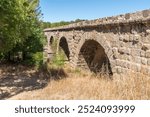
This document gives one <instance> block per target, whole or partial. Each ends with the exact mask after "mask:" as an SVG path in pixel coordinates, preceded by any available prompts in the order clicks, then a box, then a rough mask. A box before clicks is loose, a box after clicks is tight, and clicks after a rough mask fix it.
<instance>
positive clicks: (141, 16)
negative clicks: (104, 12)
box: [44, 9, 150, 32]
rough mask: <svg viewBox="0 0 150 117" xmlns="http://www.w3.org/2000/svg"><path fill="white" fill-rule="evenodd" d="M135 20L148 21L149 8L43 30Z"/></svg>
mask: <svg viewBox="0 0 150 117" xmlns="http://www.w3.org/2000/svg"><path fill="white" fill-rule="evenodd" d="M135 22H137V23H139V22H143V23H144V22H150V9H149V10H144V11H138V12H135V13H127V14H122V15H118V16H112V17H105V18H100V19H96V20H86V21H82V22H78V23H73V24H69V25H66V26H61V27H56V28H47V29H45V30H44V32H48V31H62V30H72V29H80V28H86V27H96V26H104V25H119V24H129V23H135Z"/></svg>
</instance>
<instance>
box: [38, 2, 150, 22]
mask: <svg viewBox="0 0 150 117" xmlns="http://www.w3.org/2000/svg"><path fill="white" fill-rule="evenodd" d="M40 7H41V10H42V13H43V20H44V21H49V22H59V21H71V20H75V19H88V20H91V19H97V18H102V17H107V16H113V15H119V14H124V13H128V12H135V11H140V10H144V9H150V0H40Z"/></svg>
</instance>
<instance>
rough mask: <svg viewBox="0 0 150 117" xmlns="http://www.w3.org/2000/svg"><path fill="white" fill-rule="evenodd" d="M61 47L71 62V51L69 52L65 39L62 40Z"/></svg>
mask: <svg viewBox="0 0 150 117" xmlns="http://www.w3.org/2000/svg"><path fill="white" fill-rule="evenodd" d="M59 47H60V48H61V49H62V50H63V51H64V53H65V55H66V57H67V59H68V60H69V56H70V51H69V46H68V42H67V40H66V38H65V37H61V38H60V41H59Z"/></svg>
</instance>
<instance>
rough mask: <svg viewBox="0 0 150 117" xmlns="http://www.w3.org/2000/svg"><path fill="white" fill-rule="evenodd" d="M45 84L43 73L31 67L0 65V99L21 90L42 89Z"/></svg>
mask: <svg viewBox="0 0 150 117" xmlns="http://www.w3.org/2000/svg"><path fill="white" fill-rule="evenodd" d="M46 85H47V81H46V79H44V78H43V74H42V73H40V72H38V71H36V70H34V68H32V67H24V66H22V65H0V99H8V98H10V97H12V96H14V95H17V94H19V93H22V92H26V91H32V90H36V89H42V88H44V87H45V86H46Z"/></svg>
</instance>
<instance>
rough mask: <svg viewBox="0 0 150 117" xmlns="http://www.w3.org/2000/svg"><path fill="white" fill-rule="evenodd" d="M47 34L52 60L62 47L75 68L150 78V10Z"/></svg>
mask: <svg viewBox="0 0 150 117" xmlns="http://www.w3.org/2000/svg"><path fill="white" fill-rule="evenodd" d="M44 33H45V35H46V37H47V48H45V52H47V57H48V58H49V60H51V57H52V56H53V55H54V54H56V53H57V52H58V51H59V48H61V49H62V50H63V51H64V53H65V55H66V60H68V61H69V63H70V65H71V66H72V67H80V68H83V69H89V70H91V71H93V72H95V73H99V72H104V73H107V74H109V75H118V74H127V73H130V72H136V73H140V74H144V75H149V76H150V10H144V11H140V12H136V13H128V14H124V15H119V16H114V17H106V18H101V19H96V20H91V21H88V20H86V21H82V22H79V23H74V24H70V25H67V26H62V27H58V28H50V29H45V30H44ZM53 43H56V45H57V48H56V49H55V50H54V49H52V45H53Z"/></svg>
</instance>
